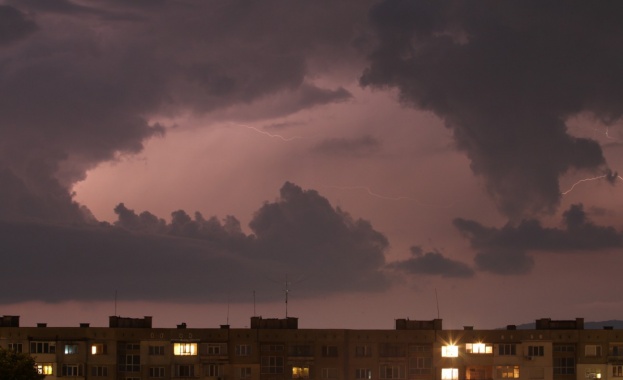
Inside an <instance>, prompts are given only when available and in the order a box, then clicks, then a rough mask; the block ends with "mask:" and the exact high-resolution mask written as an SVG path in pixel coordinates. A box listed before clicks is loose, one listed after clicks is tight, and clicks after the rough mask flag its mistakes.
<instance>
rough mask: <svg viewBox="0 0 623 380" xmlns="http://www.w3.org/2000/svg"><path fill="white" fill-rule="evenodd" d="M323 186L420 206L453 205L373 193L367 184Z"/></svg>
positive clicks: (445, 206) (451, 204) (446, 206)
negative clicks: (361, 192)
mask: <svg viewBox="0 0 623 380" xmlns="http://www.w3.org/2000/svg"><path fill="white" fill-rule="evenodd" d="M325 187H328V188H333V189H339V190H363V191H365V192H366V193H367V194H368V195H370V196H372V197H374V198H378V199H383V200H387V201H410V202H415V203H417V204H419V205H422V206H433V207H444V208H449V207H452V206H453V205H454V202H453V203H450V204H448V205H435V204H431V203H425V202H422V201H420V200H417V199H415V198H411V197H406V196H399V197H390V196H387V195H382V194H378V193H375V192H374V191H372V190H370V188H369V187H367V186H325Z"/></svg>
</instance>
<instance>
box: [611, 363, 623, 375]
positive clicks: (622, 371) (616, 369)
mask: <svg viewBox="0 0 623 380" xmlns="http://www.w3.org/2000/svg"><path fill="white" fill-rule="evenodd" d="M612 377H623V365H613V366H612Z"/></svg>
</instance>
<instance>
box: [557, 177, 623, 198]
mask: <svg viewBox="0 0 623 380" xmlns="http://www.w3.org/2000/svg"><path fill="white" fill-rule="evenodd" d="M607 177H608V174H604V175H600V176H597V177H592V178H584V179H581V180H579V181H577V182H576V183H574V184H573V186H571V187H570V188H569V189H568V190H567V191H563V192H562V193H560V194H561V195H567V194H569V193H570V192H571V191H573V189H574V188H575V187H576V186H577V185H579V184H581V183H582V182H589V181H596V180H598V179H602V178H607ZM614 178H615V179H620V180H623V177H621V176H620V175H617V176H616V177H614Z"/></svg>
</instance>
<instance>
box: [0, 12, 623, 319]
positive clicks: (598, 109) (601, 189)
mask: <svg viewBox="0 0 623 380" xmlns="http://www.w3.org/2000/svg"><path fill="white" fill-rule="evenodd" d="M484 4H485V3H482V4H480V3H471V4H469V5H467V4H464V3H461V2H452V1H448V2H439V4H435V5H430V4H429V5H425V4H424V3H420V2H400V1H393V2H392V1H388V2H375V1H370V2H357V4H356V5H355V4H335V3H331V2H314V3H313V4H303V3H284V2H279V1H268V2H265V3H264V2H262V3H258V4H247V3H245V2H242V1H240V2H238V1H222V2H221V1H215V2H198V1H197V2H195V1H187V2H179V3H175V4H171V3H162V4H161V3H149V2H144V3H143V2H136V3H135V4H134V3H133V4H125V3H109V2H104V1H95V0H94V1H69V0H63V1H60V0H59V1H55V2H48V3H45V5H44V4H43V3H37V2H30V1H27V2H18V1H4V2H0V22H2V23H5V24H6V25H9V26H8V27H7V28H5V29H6V30H4V29H0V86H2V88H5V89H7V90H6V91H2V92H3V93H2V94H1V95H0V114H3V115H6V116H5V117H4V119H5V120H4V122H3V123H2V125H0V136H1V139H0V141H1V142H0V147H2V149H1V150H0V152H1V153H0V178H1V179H2V180H1V181H0V195H1V196H2V197H1V200H0V233H1V234H2V236H1V237H0V241H1V242H0V255H2V260H3V262H5V263H11V266H10V268H11V270H10V273H9V277H8V278H7V279H5V280H6V281H9V283H12V284H16V285H15V286H16V287H15V291H14V292H11V294H8V293H7V294H5V296H3V297H0V303H1V304H2V305H0V313H3V314H5V315H21V316H22V325H34V324H35V323H37V322H47V323H48V324H49V325H57V326H66V325H77V324H78V323H80V322H91V324H92V325H94V326H104V325H106V323H107V318H108V316H109V315H113V313H115V310H116V312H117V314H120V315H122V316H132V317H141V316H144V315H151V316H153V317H154V324H155V325H156V326H173V325H175V324H178V323H181V322H186V323H187V324H189V326H190V327H211V326H217V325H219V324H224V323H229V324H231V325H232V326H234V327H243V326H248V324H249V318H250V316H252V315H253V313H254V312H255V313H256V314H258V315H262V316H264V317H283V316H284V315H285V305H284V290H285V287H286V285H285V282H286V276H287V278H288V291H289V303H288V315H290V316H296V317H299V326H300V327H344V328H351V327H352V328H391V327H392V324H393V321H394V319H395V318H411V319H432V318H437V317H438V312H439V316H440V317H441V318H443V319H444V327H460V326H463V325H474V326H477V327H482V328H494V327H500V326H504V325H506V324H520V323H525V322H531V321H533V320H534V319H537V318H542V317H551V318H557V319H571V318H575V317H584V318H585V319H587V320H608V319H617V318H619V319H620V318H621V312H622V311H623V295H621V293H620V292H619V291H618V289H617V287H616V286H615V285H614V284H615V283H616V281H617V279H618V277H619V272H620V270H619V268H620V267H621V265H622V264H623V257H622V256H621V248H622V246H623V232H622V227H623V226H622V223H621V221H622V219H621V215H623V193H622V190H621V185H622V184H621V181H622V178H621V176H620V175H619V174H618V173H617V169H618V168H621V167H623V154H622V153H623V152H622V150H623V149H622V148H623V144H622V143H623V129H622V128H621V125H622V124H621V122H620V117H621V114H622V112H623V104H622V103H621V99H623V97H621V95H623V94H622V93H621V92H622V91H623V90H622V89H623V75H621V71H620V69H619V67H623V66H621V65H618V64H619V63H620V64H622V65H623V62H619V61H622V60H623V59H622V58H621V57H620V54H619V53H618V52H620V51H621V49H622V48H623V47H622V46H620V45H621V44H622V42H621V41H620V39H617V38H614V37H613V36H615V35H616V31H619V32H621V28H622V27H621V26H620V25H619V23H618V22H617V19H618V18H617V17H616V15H619V16H620V15H621V14H623V8H622V7H621V6H620V5H611V4H604V5H600V7H601V8H600V7H593V8H591V9H586V8H584V5H583V3H580V2H577V3H575V2H573V3H570V4H569V12H568V14H561V13H560V12H557V10H555V9H550V8H544V7H543V6H542V5H540V4H539V3H538V2H527V3H525V4H522V5H518V4H496V6H495V7H492V8H491V12H488V11H485V8H487V6H484ZM487 4H488V3H487ZM464 7H467V8H466V9H463V8H464ZM531 13H535V14H539V15H542V16H543V15H544V16H543V19H538V20H537V21H534V22H533V24H530V25H527V24H526V25H524V24H523V23H524V22H525V21H526V20H528V19H530V20H532V18H530V16H527V15H526V14H531ZM606 15H607V17H606ZM546 16H547V17H546ZM548 17H549V18H548ZM597 20H598V21H597ZM570 21H573V22H570ZM2 23H0V24H2ZM580 25H582V26H581V27H580ZM587 25H589V26H592V27H590V28H589V27H587ZM587 31H590V33H593V34H594V35H591V36H586V34H587V33H589V32H587ZM589 37H590V38H589ZM595 41H602V43H601V45H600V49H601V50H600V51H599V52H596V51H595V50H594V46H593V45H594V43H595ZM586 178H593V179H594V180H590V181H584V182H578V181H580V180H583V179H586ZM574 184H576V186H575V187H573V186H574ZM572 187H573V190H572V191H569V192H568V193H565V192H566V191H567V190H569V189H571V188H572ZM563 193H565V194H563ZM120 204H123V205H120ZM86 209H88V211H86ZM179 210H183V212H178V213H177V214H175V215H172V213H173V212H177V211H179ZM195 212H199V213H201V217H196V216H195V215H194V213H195ZM213 216H214V217H215V218H213V219H210V218H211V217H213ZM228 216H230V217H229V219H228ZM232 217H233V218H232ZM237 223H238V224H237ZM24 279H27V280H26V281H24ZM24 282H26V283H27V284H26V285H24V286H20V285H17V284H22V283H24ZM115 292H116V293H117V301H116V303H115V301H114V299H115ZM254 292H255V294H256V301H255V302H254V301H253V298H254V296H253V294H254ZM115 308H116V309H115Z"/></svg>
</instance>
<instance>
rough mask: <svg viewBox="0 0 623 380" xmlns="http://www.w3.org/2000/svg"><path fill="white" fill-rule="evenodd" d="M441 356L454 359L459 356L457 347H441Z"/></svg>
mask: <svg viewBox="0 0 623 380" xmlns="http://www.w3.org/2000/svg"><path fill="white" fill-rule="evenodd" d="M441 356H443V357H444V358H456V357H458V356H459V347H458V346H454V345H448V346H442V347H441Z"/></svg>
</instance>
